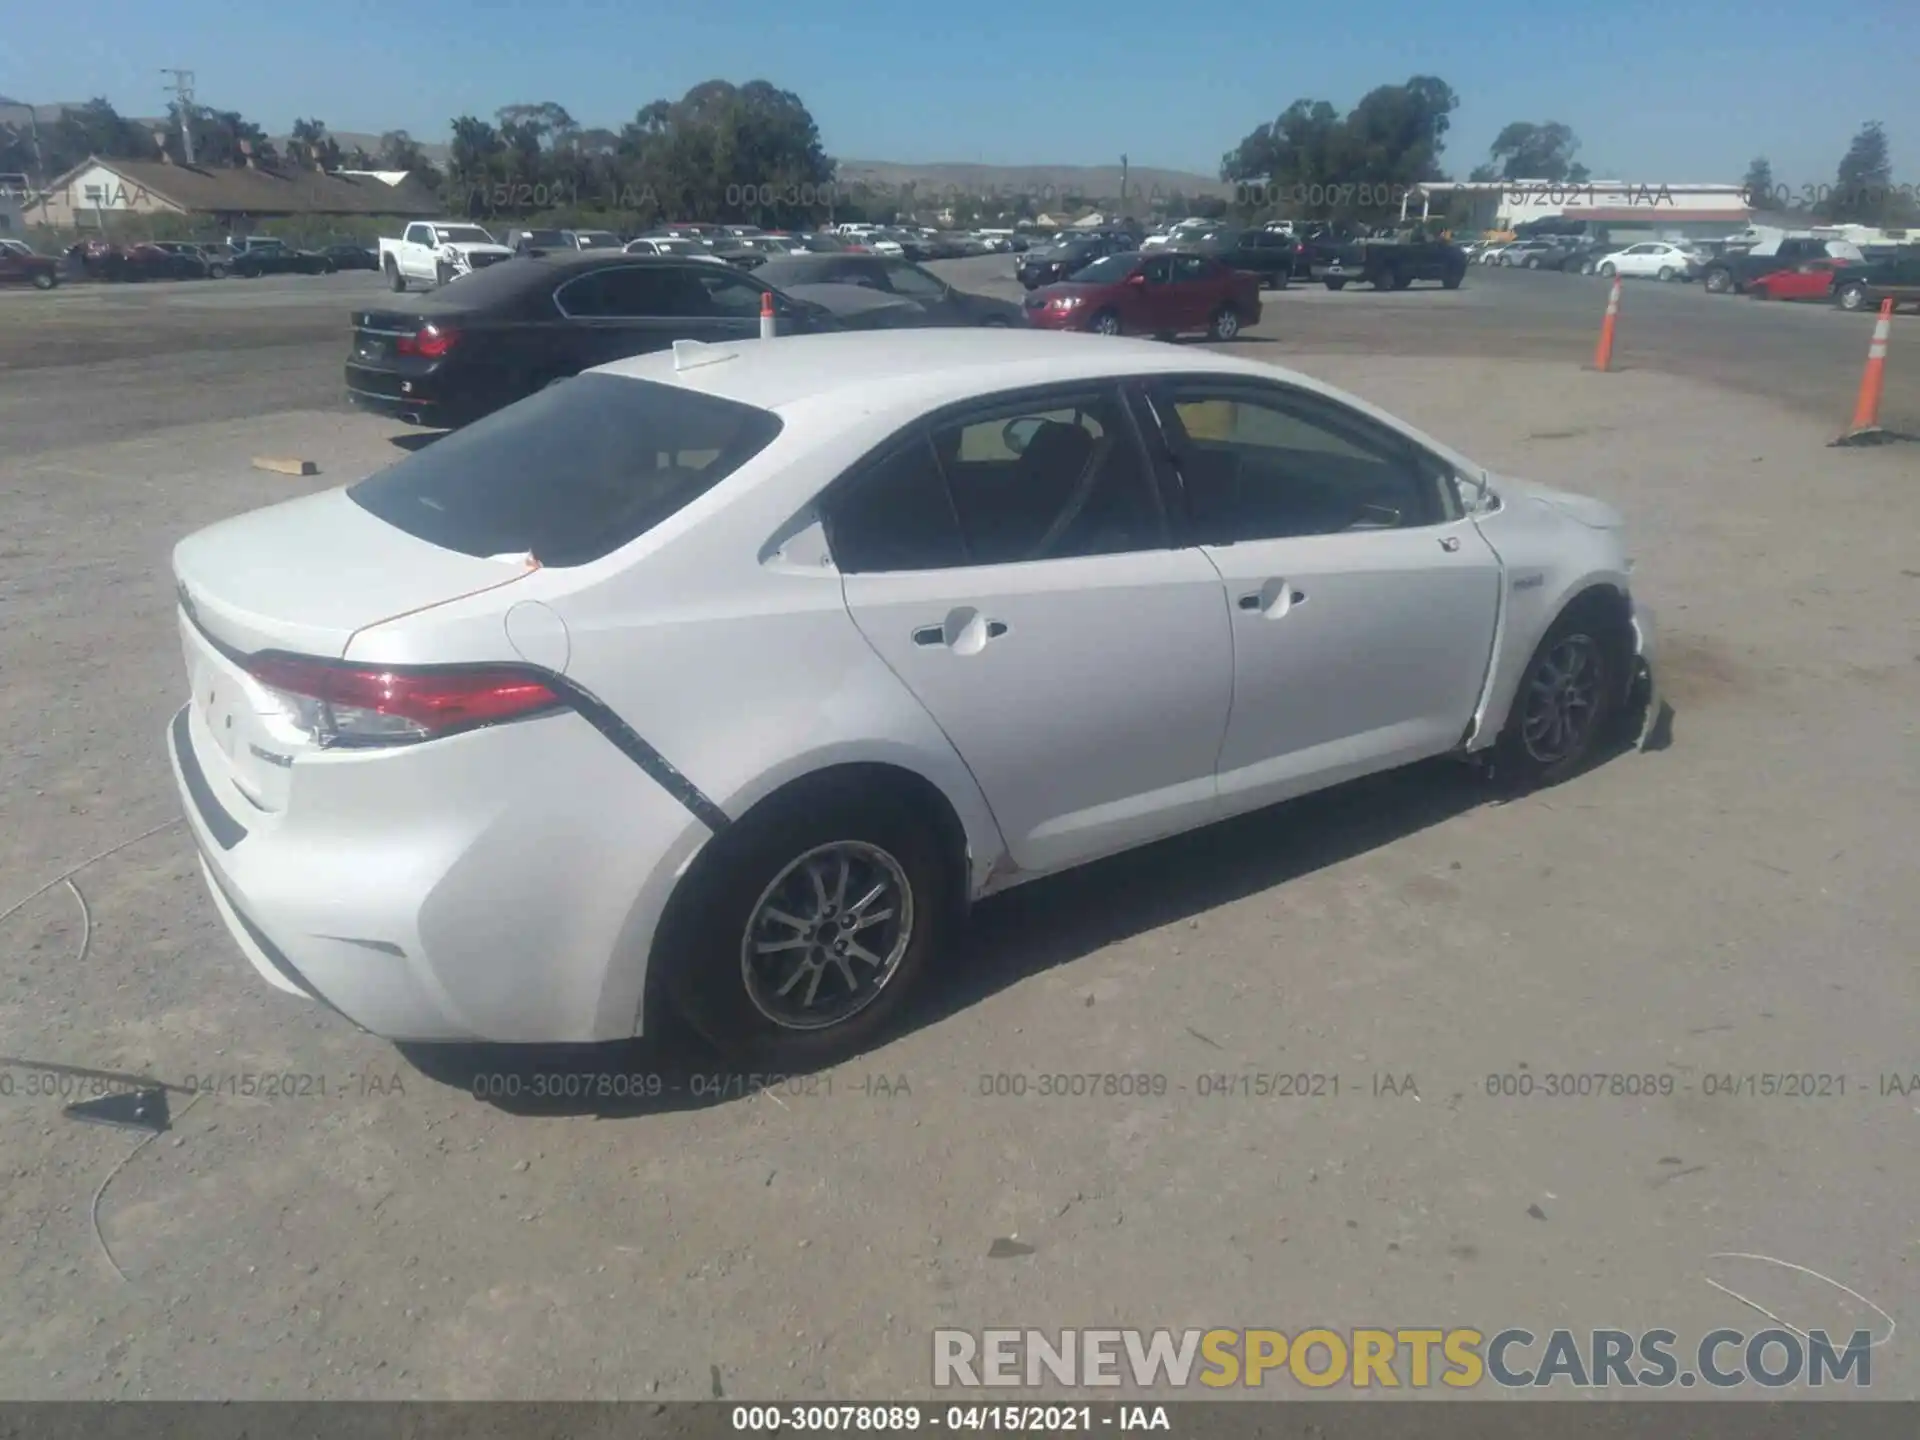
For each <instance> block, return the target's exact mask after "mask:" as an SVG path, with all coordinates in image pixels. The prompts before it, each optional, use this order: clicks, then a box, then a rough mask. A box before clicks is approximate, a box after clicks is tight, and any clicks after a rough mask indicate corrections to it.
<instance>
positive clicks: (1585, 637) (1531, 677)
mask: <svg viewBox="0 0 1920 1440" xmlns="http://www.w3.org/2000/svg"><path fill="white" fill-rule="evenodd" d="M1625 651H1626V647H1625V645H1624V644H1623V643H1622V636H1621V635H1620V633H1619V630H1618V626H1617V625H1614V624H1611V623H1609V622H1608V617H1607V615H1606V614H1605V612H1604V610H1603V609H1602V608H1601V607H1600V606H1597V605H1576V606H1575V607H1573V608H1572V609H1570V610H1569V611H1568V612H1567V613H1566V614H1564V615H1562V616H1561V617H1560V618H1559V619H1558V620H1556V621H1554V623H1553V626H1552V628H1551V629H1549V630H1548V631H1547V633H1546V636H1545V638H1544V639H1542V640H1541V642H1540V645H1539V648H1538V649H1536V650H1535V651H1534V652H1533V656H1532V658H1531V659H1529V660H1528V661H1527V670H1526V674H1525V675H1524V676H1522V677H1521V681H1520V689H1519V691H1518V692H1517V693H1516V694H1515V695H1514V697H1513V711H1512V713H1511V714H1510V715H1509V716H1508V717H1507V728H1506V730H1505V731H1504V732H1502V734H1501V736H1500V741H1499V744H1498V746H1497V748H1496V750H1495V757H1496V758H1495V763H1494V773H1495V774H1496V775H1497V776H1498V777H1500V778H1501V779H1502V781H1503V782H1504V783H1506V784H1508V785H1509V786H1511V787H1512V788H1515V789H1518V790H1537V789H1544V788H1545V787H1547V786H1549V785H1558V784H1559V783H1560V782H1561V781H1563V780H1568V779H1571V778H1572V777H1573V776H1575V775H1577V774H1579V773H1580V771H1582V770H1583V769H1585V768H1586V767H1587V765H1588V764H1589V763H1591V762H1592V760H1593V758H1594V756H1595V754H1596V752H1597V751H1598V750H1599V748H1600V746H1601V745H1602V744H1603V743H1604V742H1605V740H1606V739H1607V737H1608V735H1609V733H1610V731H1611V727H1612V721H1613V718H1614V716H1615V714H1616V713H1617V712H1618V710H1619V707H1620V701H1621V698H1622V695H1623V693H1624V690H1623V686H1622V684H1621V678H1622V675H1623V673H1624V672H1623V666H1624V664H1625V662H1626V654H1625Z"/></svg>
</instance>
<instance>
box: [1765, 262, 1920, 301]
mask: <svg viewBox="0 0 1920 1440" xmlns="http://www.w3.org/2000/svg"><path fill="white" fill-rule="evenodd" d="M1903 250H1904V253H1896V254H1894V255H1892V256H1888V257H1886V258H1883V259H1879V260H1869V261H1866V262H1865V263H1858V264H1843V265H1842V266H1841V267H1840V268H1839V269H1837V270H1836V271H1835V272H1834V277H1833V303H1834V304H1836V305H1838V306H1839V307H1840V308H1841V309H1842V310H1878V309H1879V308H1880V304H1881V302H1882V301H1884V300H1891V301H1893V305H1894V308H1895V309H1896V310H1897V309H1899V308H1900V307H1901V306H1902V305H1920V250H1916V249H1915V248H1914V247H1912V246H1906V247H1903ZM1813 263H1818V262H1813ZM1768 278H1769V279H1771V278H1772V277H1771V276H1769V277H1768Z"/></svg>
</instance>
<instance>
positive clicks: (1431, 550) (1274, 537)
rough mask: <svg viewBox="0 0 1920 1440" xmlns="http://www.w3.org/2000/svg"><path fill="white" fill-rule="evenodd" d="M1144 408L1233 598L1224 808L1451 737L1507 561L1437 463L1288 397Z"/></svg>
mask: <svg viewBox="0 0 1920 1440" xmlns="http://www.w3.org/2000/svg"><path fill="white" fill-rule="evenodd" d="M1146 408H1147V410H1148V411H1149V412H1150V413H1149V416H1148V418H1149V420H1150V422H1152V423H1155V424H1157V425H1158V426H1159V427H1160V428H1161V430H1162V432H1163V434H1164V435H1165V437H1166V439H1167V442H1168V447H1169V450H1170V452H1171V453H1172V454H1173V456H1174V457H1175V464H1176V466H1177V468H1178V472H1179V477H1180V482H1181V484H1180V496H1181V511H1180V516H1179V518H1180V519H1181V520H1182V521H1184V523H1185V524H1186V525H1187V526H1188V527H1189V528H1188V531H1187V534H1188V536H1189V537H1190V538H1191V539H1192V541H1194V542H1195V543H1197V544H1198V545H1199V546H1200V547H1201V549H1202V551H1203V553H1204V554H1205V555H1206V556H1207V557H1208V558H1209V559H1210V560H1211V561H1212V562H1213V563H1214V564H1215V565H1216V566H1217V567H1218V569H1219V571H1220V575H1221V577H1222V579H1223V580H1224V581H1225V582H1226V587H1227V597H1228V600H1229V603H1230V606H1231V609H1230V612H1229V613H1230V614H1231V616H1232V624H1233V635H1234V647H1233V649H1234V700H1233V712H1232V716H1231V718H1230V720H1229V723H1228V727H1227V733H1226V737H1225V739H1224V741H1223V742H1222V744H1221V747H1220V756H1219V762H1218V775H1219V781H1220V796H1221V803H1222V806H1223V808H1225V809H1228V810H1236V809H1244V808H1248V807H1251V806H1257V805H1262V804H1270V803H1273V802H1275V801H1279V800H1284V799H1287V798H1289V797H1291V796H1293V795H1298V794H1303V793H1305V792H1306V791H1309V790H1313V789H1317V788H1319V787H1321V786H1323V785H1329V784H1334V783H1336V782H1338V781H1340V780H1342V779H1346V778H1350V777H1352V776H1356V775H1361V774H1365V773H1368V772H1370V771H1374V770H1381V769H1386V768H1389V767H1392V766H1395V765H1401V764H1406V763H1409V762H1411V761H1414V760H1418V759H1422V758H1424V757H1426V756H1430V755H1438V754H1441V753H1443V752H1445V751H1447V750H1449V749H1451V748H1452V747H1453V746H1455V745H1456V744H1458V743H1459V741H1460V738H1461V736H1462V735H1463V734H1464V733H1465V732H1466V728H1467V726H1468V724H1469V723H1470V722H1471V720H1472V719H1473V714H1474V711H1475V708H1476V707H1477V705H1478V703H1479V698H1480V693H1481V690H1482V688H1483V684H1484V681H1485V679H1486V673H1487V666H1488V664H1489V658H1490V656H1491V654H1492V650H1493V637H1494V628H1495V624H1496V621H1497V619H1498V616H1499V607H1500V585H1501V569H1500V562H1499V559H1498V557H1497V556H1496V555H1495V554H1494V551H1493V549H1492V547H1490V546H1489V545H1488V544H1487V542H1486V541H1485V540H1484V539H1483V538H1482V537H1481V535H1480V532H1479V531H1478V529H1477V528H1476V527H1475V526H1474V525H1473V523H1472V521H1471V520H1468V519H1466V518H1465V517H1464V515H1463V514H1462V512H1461V507H1460V503H1459V498H1458V495H1457V493H1456V490H1455V487H1454V480H1453V477H1452V476H1451V475H1450V474H1448V473H1447V467H1446V465H1445V464H1444V462H1442V461H1441V460H1439V459H1438V458H1437V457H1434V456H1430V455H1428V454H1426V453H1425V452H1424V451H1423V450H1421V449H1419V448H1418V447H1416V446H1414V445H1413V444H1412V443H1411V442H1410V441H1408V440H1406V439H1405V438H1404V437H1403V436H1401V435H1400V434H1399V433H1398V432H1396V431H1393V430H1391V429H1389V428H1388V427H1386V426H1383V425H1380V424H1379V423H1378V422H1376V421H1374V420H1372V419H1370V418H1369V417H1367V416H1364V415H1361V414H1359V413H1358V412H1356V411H1354V410H1352V409H1351V408H1349V407H1347V406H1345V405H1342V404H1340V403H1339V402H1337V401H1334V400H1331V399H1328V398H1326V397H1324V396H1319V395H1315V394H1312V393H1311V392H1308V391H1305V390H1301V389H1296V388H1294V387H1291V386H1285V385H1278V384H1267V383H1265V382H1262V381H1240V380H1210V379H1206V378H1199V379H1194V380H1178V381H1167V382H1164V383H1162V384H1159V385H1157V386H1156V387H1154V389H1153V390H1152V391H1151V392H1150V394H1149V397H1148V400H1147V405H1146Z"/></svg>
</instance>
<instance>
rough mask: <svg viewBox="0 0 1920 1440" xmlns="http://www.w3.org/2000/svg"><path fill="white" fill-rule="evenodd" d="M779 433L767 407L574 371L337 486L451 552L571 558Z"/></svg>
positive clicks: (675, 500) (633, 530) (709, 480)
mask: <svg viewBox="0 0 1920 1440" xmlns="http://www.w3.org/2000/svg"><path fill="white" fill-rule="evenodd" d="M779 433H780V419H779V417H778V416H777V415H775V414H773V412H771V411H769V410H760V409H756V408H754V407H753V406H750V405H740V404H736V403H735V402H734V401H731V400H720V399H716V398H715V397H713V396H711V395H701V394H698V393H696V392H694V391H689V390H683V389H681V388H679V387H678V386H673V385H659V384H654V383H652V382H650V381H644V380H630V379H625V378H623V377H620V376H617V375H580V376H576V377H575V378H573V379H571V380H567V381H564V382H562V383H561V384H558V385H552V386H549V387H548V388H547V389H545V390H542V391H540V392H539V393H538V394H536V395H533V396H530V397H529V398H527V399H525V400H522V401H520V402H519V403H518V404H517V405H510V406H508V407H507V408H506V409H505V410H501V411H498V412H496V413H495V414H493V415H490V416H488V417H487V418H486V419H484V420H481V421H479V422H478V423H477V424H474V425H471V426H469V427H467V428H466V429H464V430H456V431H454V432H453V433H452V434H450V435H447V436H445V437H444V438H443V439H440V440H437V441H435V442H434V443H433V444H431V445H429V446H427V448H426V449H424V450H421V451H419V452H417V453H416V454H414V455H411V456H409V457H408V458H407V459H405V460H402V461H401V462H400V463H399V464H397V465H394V466H391V467H390V468H388V469H386V470H382V471H381V472H380V473H379V474H377V475H371V476H369V477H368V478H366V479H365V480H362V481H361V482H360V483H359V484H357V485H353V486H350V487H349V488H348V490H347V494H348V496H349V497H350V498H351V499H353V500H354V501H355V502H356V503H357V504H358V505H360V506H361V508H363V509H365V510H367V511H369V512H370V513H372V514H374V515H377V516H379V517H380V519H382V520H384V521H386V522H387V523H388V524H389V525H394V526H397V527H398V528H400V529H402V530H404V531H406V532H407V533H408V534H409V535H412V536H414V537H415V538H417V539H420V540H425V541H427V542H428V543H430V544H434V545H439V546H442V547H444V548H445V549H448V550H457V551H459V552H460V553H462V554H464V555H481V556H487V555H523V554H529V553H530V554H532V555H533V557H534V558H535V559H536V560H538V561H539V562H540V563H541V564H542V565H546V566H556V567H558V566H568V565H585V564H587V563H588V562H589V561H593V560H598V559H600V558H601V557H602V556H604V555H608V554H611V553H612V552H613V551H615V550H617V549H619V548H620V547H621V546H622V545H625V544H626V543H627V542H628V541H630V540H633V539H636V538H638V537H639V536H641V535H644V534H645V533H646V532H647V531H649V530H651V529H652V528H653V527H654V526H655V525H658V524H659V523H660V522H661V521H662V520H665V519H666V518H667V517H668V516H670V515H672V514H674V513H675V512H676V511H678V510H680V509H681V508H682V507H683V506H686V505H688V504H690V503H691V502H692V501H694V500H696V499H698V498H699V497H700V496H702V495H704V494H706V492H707V491H709V490H711V489H712V488H713V487H714V486H715V485H718V484H719V483H720V482H721V481H722V480H724V479H726V478H727V476H729V475H731V474H732V473H733V472H734V471H736V470H738V469H739V468H740V467H741V466H742V465H744V464H746V463H747V461H749V460H751V459H752V458H753V457H754V456H755V455H758V454H759V453H760V452H761V451H762V450H764V449H765V448H766V447H767V446H768V445H769V444H771V443H772V441H773V439H774V437H775V436H777V435H778V434H779Z"/></svg>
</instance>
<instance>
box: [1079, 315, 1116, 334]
mask: <svg viewBox="0 0 1920 1440" xmlns="http://www.w3.org/2000/svg"><path fill="white" fill-rule="evenodd" d="M1087 328H1088V329H1089V330H1091V331H1092V332H1093V333H1094V334H1096V335H1118V334H1119V333H1120V331H1121V325H1120V316H1119V315H1118V314H1117V313H1115V312H1114V311H1112V310H1102V311H1101V312H1100V313H1099V314H1098V315H1096V316H1094V317H1093V320H1092V322H1091V323H1089V324H1088V326H1087Z"/></svg>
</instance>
